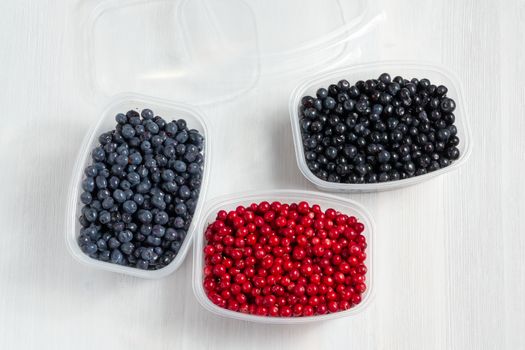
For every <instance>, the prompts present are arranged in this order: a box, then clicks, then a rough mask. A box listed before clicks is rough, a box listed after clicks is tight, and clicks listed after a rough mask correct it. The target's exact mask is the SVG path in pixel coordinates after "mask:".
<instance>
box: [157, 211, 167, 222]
mask: <svg viewBox="0 0 525 350" xmlns="http://www.w3.org/2000/svg"><path fill="white" fill-rule="evenodd" d="M168 220H169V216H168V214H167V213H166V212H164V211H159V212H158V213H157V214H155V218H154V221H155V223H156V224H160V225H165V224H167V223H168Z"/></svg>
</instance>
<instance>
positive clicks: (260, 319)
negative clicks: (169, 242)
mask: <svg viewBox="0 0 525 350" xmlns="http://www.w3.org/2000/svg"><path fill="white" fill-rule="evenodd" d="M273 196H278V197H283V199H282V201H285V202H288V201H297V200H305V201H308V202H310V203H313V202H314V201H315V199H316V198H318V199H321V200H324V201H327V202H331V203H335V204H337V205H340V206H346V207H348V208H349V209H351V210H353V211H355V212H356V215H357V216H358V219H359V221H361V222H363V223H365V228H366V229H365V236H366V238H367V244H368V248H367V249H368V251H369V252H368V254H367V264H366V266H367V268H368V271H367V291H366V292H365V293H366V294H365V296H364V297H363V299H362V301H361V303H360V304H359V305H357V306H355V307H352V308H350V309H348V310H345V311H340V312H336V313H331V314H325V315H317V316H309V317H270V316H257V315H249V314H243V313H240V312H236V311H231V310H228V309H223V308H221V307H219V306H217V305H215V304H213V303H212V302H211V301H210V300H209V299H208V297H207V296H206V293H205V292H204V288H203V286H202V268H203V267H202V246H203V242H204V230H205V226H206V225H207V221H208V218H209V217H210V216H211V215H212V214H213V213H214V212H216V211H218V210H219V209H220V208H222V207H224V206H227V205H230V206H231V205H235V204H238V203H240V202H246V201H257V200H261V198H266V199H265V200H268V198H272V197H273ZM316 204H317V203H316ZM197 230H198V231H197V232H198V234H197V235H196V236H195V238H194V240H195V242H194V246H193V278H192V280H193V281H192V282H193V283H192V284H193V292H194V294H195V297H196V298H197V300H198V302H199V304H201V306H202V307H203V308H205V309H206V310H208V311H210V312H211V313H213V314H215V315H218V316H221V317H227V318H232V319H236V320H241V321H249V322H256V323H265V324H304V323H310V322H319V321H327V320H332V319H337V318H341V317H346V316H352V315H355V314H358V313H360V312H362V311H363V310H364V309H365V308H366V307H368V306H369V305H370V303H371V301H372V300H373V299H374V295H375V294H374V274H375V272H374V271H375V264H374V260H375V254H374V249H375V248H374V243H375V242H374V236H375V223H374V220H373V218H372V216H371V215H370V213H369V212H368V210H367V209H366V208H365V207H364V206H363V205H361V204H360V203H358V202H356V201H354V200H351V199H346V198H342V197H340V196H336V195H333V194H327V193H323V192H315V191H304V190H289V189H272V190H258V191H249V192H239V193H234V194H228V195H222V196H218V197H214V198H212V199H211V200H209V201H208V203H207V205H206V207H205V208H204V210H203V213H202V214H201V217H200V218H199V225H198V227H197Z"/></svg>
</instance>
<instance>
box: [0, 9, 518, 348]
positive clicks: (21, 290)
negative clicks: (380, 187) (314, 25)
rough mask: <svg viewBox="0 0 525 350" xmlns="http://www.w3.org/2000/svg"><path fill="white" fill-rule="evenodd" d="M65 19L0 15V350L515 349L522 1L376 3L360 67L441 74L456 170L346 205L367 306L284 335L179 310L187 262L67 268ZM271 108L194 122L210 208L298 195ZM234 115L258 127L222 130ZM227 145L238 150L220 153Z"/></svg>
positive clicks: (193, 308)
mask: <svg viewBox="0 0 525 350" xmlns="http://www.w3.org/2000/svg"><path fill="white" fill-rule="evenodd" d="M78 6H79V4H78V1H37V0H25V1H16V0H6V1H2V2H1V4H0V81H1V82H2V88H1V92H0V106H1V114H0V164H1V169H0V234H1V236H0V237H1V241H0V242H1V243H0V349H44V348H45V349H96V348H99V349H126V348H136V349H220V348H225V349H321V348H323V349H339V348H341V349H342V348H352V349H445V348H446V349H522V348H525V332H523V330H524V329H525V298H524V297H523V295H524V294H525V238H524V234H525V224H523V217H524V216H525V185H524V184H523V182H522V181H523V178H524V177H525V152H524V149H525V141H524V140H525V138H524V135H525V121H524V120H525V118H524V116H523V113H524V110H525V87H524V86H525V85H524V81H525V74H524V73H525V66H524V65H523V61H524V59H525V57H524V53H525V48H524V31H525V24H524V23H525V2H524V1H523V0H508V1H495V0H493V1H486V0H481V1H452V0H449V1H433V2H430V1H426V2H423V1H417V0H412V1H402V2H399V1H386V0H384V1H382V2H380V3H378V6H379V7H380V8H383V10H384V12H385V14H386V16H387V18H386V20H385V21H384V22H383V23H381V24H380V25H379V26H378V27H377V28H376V29H375V31H374V32H373V33H372V34H371V38H372V39H373V40H374V45H371V49H370V50H368V51H366V50H363V56H362V57H361V59H360V60H361V61H363V62H364V61H369V60H380V59H410V60H423V61H430V62H436V63H441V64H443V65H445V66H447V67H449V68H450V69H451V70H453V71H455V72H456V73H457V74H458V76H459V77H460V78H461V80H462V81H463V83H464V87H465V89H466V96H465V97H466V100H467V103H468V106H467V107H468V109H469V111H470V113H471V118H472V130H473V136H474V142H475V145H474V152H473V154H472V156H471V158H470V160H469V162H468V163H467V164H466V166H465V167H463V168H462V169H461V170H459V171H457V172H453V173H450V174H449V175H446V176H443V177H440V178H438V179H435V180H432V181H429V182H426V183H424V184H421V185H418V186H416V187H411V188H407V189H404V190H399V191H393V192H385V193H376V194H362V195H352V196H351V197H352V198H353V199H356V200H358V201H360V202H362V203H363V204H364V205H366V206H367V207H368V208H369V209H370V211H371V213H372V214H373V216H374V217H375V219H376V222H377V236H376V247H375V249H376V254H377V255H376V256H377V259H376V281H375V282H376V284H375V298H374V300H373V302H372V304H371V305H370V307H369V308H368V309H367V310H365V311H364V312H362V313H361V314H359V315H357V316H355V317H351V318H346V319H339V320H336V321H333V322H326V323H321V324H309V325H300V326H293V327H292V326H264V325H257V324H250V323H242V322H238V321H234V320H228V319H221V318H218V317H216V316H214V315H212V314H210V313H209V312H207V311H205V310H204V309H203V308H201V307H200V306H199V305H198V303H197V301H196V299H195V297H194V296H193V292H192V288H191V284H190V281H191V268H192V262H191V259H187V260H186V261H185V263H184V265H183V267H182V268H181V269H180V270H179V271H177V272H176V273H175V274H174V275H171V276H169V277H168V278H166V279H163V280H158V281H149V280H139V279H136V278H132V277H127V276H123V275H117V274H113V273H108V272H102V271H98V270H94V269H91V268H88V267H85V266H83V265H80V264H79V263H77V262H76V261H74V260H73V259H72V258H71V256H70V255H69V253H68V252H67V250H66V247H65V243H64V225H63V223H64V215H65V210H66V204H65V203H66V197H67V185H68V182H69V179H70V176H71V170H72V166H73V163H74V160H75V157H76V152H77V150H78V148H79V146H80V142H81V139H82V137H83V135H84V133H85V132H86V130H87V128H88V127H89V125H90V124H92V123H93V122H94V121H95V120H96V119H97V113H96V112H97V107H96V106H95V105H93V104H92V103H91V101H89V100H88V99H86V98H85V97H84V96H83V95H82V91H81V90H80V89H79V87H78V81H79V72H78V62H76V61H75V57H76V56H75V55H74V53H75V52H74V51H75V50H76V49H77V48H76V46H74V45H72V43H73V38H72V37H71V33H72V28H73V27H74V26H75V25H76V24H75V19H74V17H73V16H72V13H73V12H74V11H75V10H76V9H77V7H78ZM287 95H288V94H287V93H286V94H284V95H283V94H282V91H281V90H279V89H273V90H272V89H271V88H270V87H269V86H265V85H264V84H262V85H261V86H257V87H256V88H255V89H253V90H252V91H251V92H250V93H248V94H246V95H244V96H243V97H242V98H240V99H239V100H237V101H235V103H231V102H230V103H226V104H222V105H218V106H216V107H215V108H214V109H208V113H210V112H211V113H216V114H217V115H221V118H220V119H219V118H216V119H213V120H212V121H211V124H212V127H213V128H214V131H213V132H214V136H215V138H216V140H217V143H216V151H215V153H216V154H221V153H222V154H228V155H229V156H228V157H222V158H221V159H220V160H215V163H214V164H213V167H214V168H213V172H214V173H213V176H212V179H211V183H210V187H209V196H210V197H212V196H216V195H220V194H224V193H228V192H232V191H240V190H251V189H264V188H302V189H312V186H311V185H310V184H309V183H307V182H306V180H304V179H303V177H302V176H301V175H300V173H299V171H298V169H297V166H296V164H295V160H294V154H293V149H292V141H291V138H290V130H289V126H288V125H289V122H288V115H287V111H286V108H287V107H286V99H287ZM272 99H273V100H275V101H276V103H275V104H268V103H267V101H271V100H272ZM240 108H246V109H247V110H249V111H254V110H258V111H259V112H258V113H260V114H261V115H262V114H264V116H265V120H264V121H261V119H254V118H257V114H253V113H248V115H246V116H243V117H239V111H240V110H241V109H240ZM254 124H255V125H257V127H256V128H253V125H254ZM234 132H239V133H240V134H241V135H243V136H242V137H243V139H237V140H236V142H235V143H233V142H231V141H229V139H230V136H229V135H232V133H234ZM239 144H242V145H243V146H242V147H238V145H239Z"/></svg>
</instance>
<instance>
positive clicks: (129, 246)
mask: <svg viewBox="0 0 525 350" xmlns="http://www.w3.org/2000/svg"><path fill="white" fill-rule="evenodd" d="M134 249H135V245H134V244H133V243H131V242H125V243H122V245H121V246H120V250H121V251H122V253H124V254H126V255H131V254H132V253H133V250H134Z"/></svg>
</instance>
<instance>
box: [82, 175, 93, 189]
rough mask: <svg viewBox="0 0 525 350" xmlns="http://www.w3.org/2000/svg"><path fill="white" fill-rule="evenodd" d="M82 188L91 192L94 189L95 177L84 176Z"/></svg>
mask: <svg viewBox="0 0 525 350" xmlns="http://www.w3.org/2000/svg"><path fill="white" fill-rule="evenodd" d="M82 189H83V190H84V191H86V192H93V190H94V189H95V179H93V178H92V177H86V178H85V179H84V180H82Z"/></svg>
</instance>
